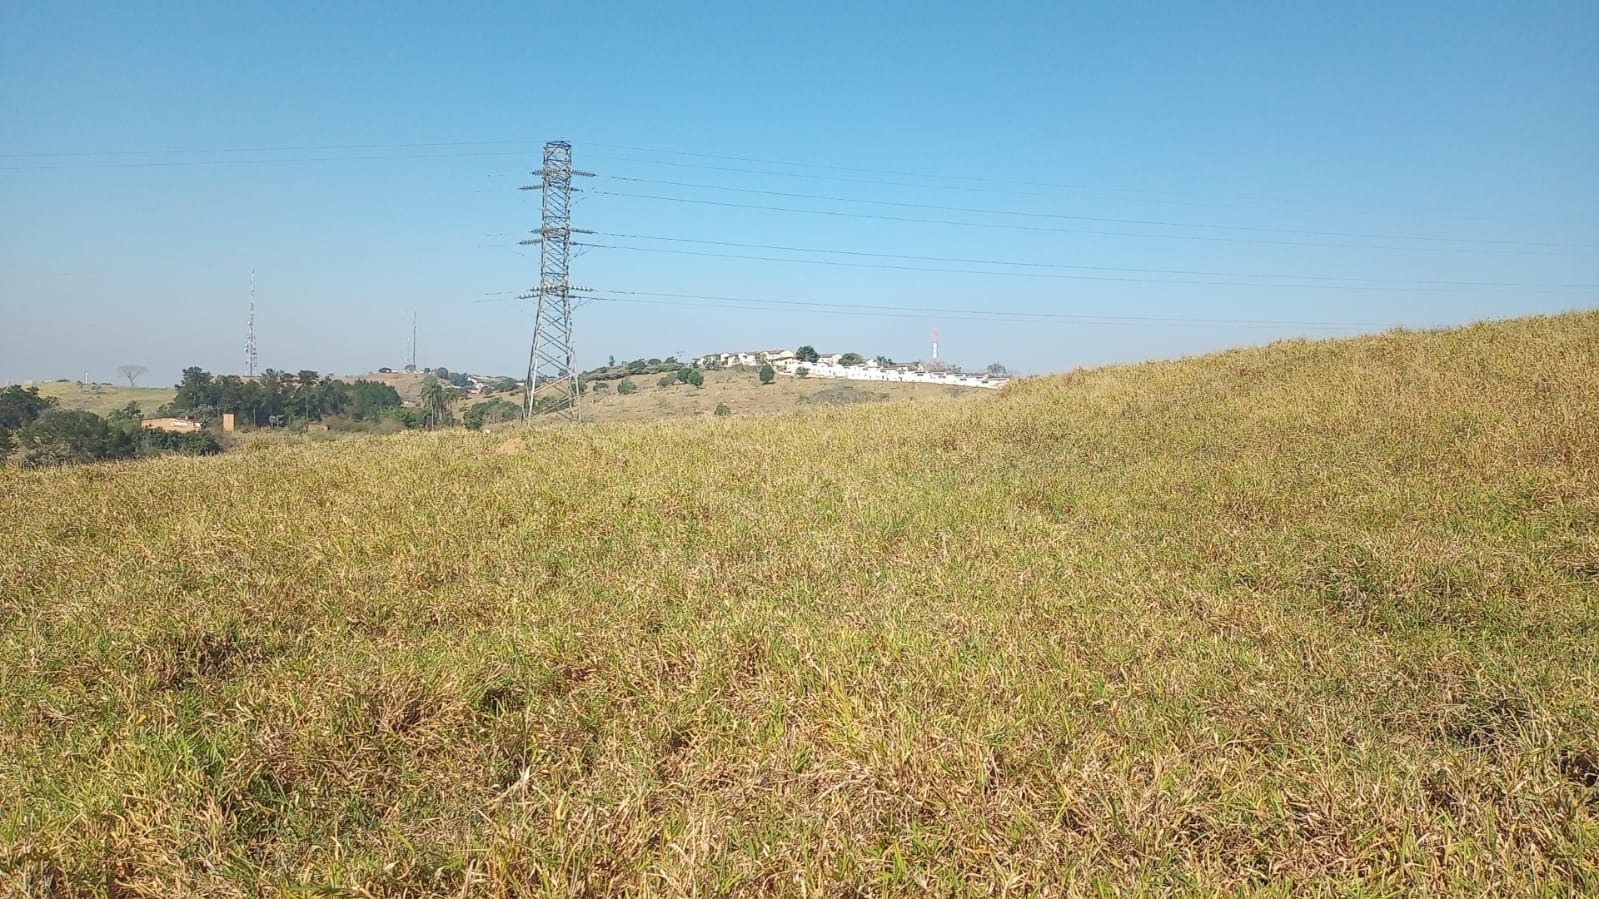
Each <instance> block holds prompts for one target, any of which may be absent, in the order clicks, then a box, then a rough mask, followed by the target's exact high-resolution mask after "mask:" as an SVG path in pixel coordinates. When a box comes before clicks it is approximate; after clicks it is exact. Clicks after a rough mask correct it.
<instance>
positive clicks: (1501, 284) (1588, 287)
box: [585, 231, 1599, 291]
mask: <svg viewBox="0 0 1599 899" xmlns="http://www.w3.org/2000/svg"><path fill="white" fill-rule="evenodd" d="M593 233H594V235H595V236H597V237H611V238H617V239H622V240H651V241H663V242H668V243H686V244H697V245H702V246H713V247H735V248H742V249H750V250H777V251H782V252H789V253H825V254H832V255H840V256H857V257H866V258H872V259H904V260H910V261H915V262H939V263H946V264H968V265H1011V266H1018V267H1024V268H1048V269H1070V270H1075V271H1094V272H1131V273H1136V274H1158V275H1197V276H1201V277H1219V278H1278V279H1285V280H1303V281H1328V282H1337V281H1348V282H1354V283H1359V284H1386V285H1395V286H1403V285H1420V286H1443V287H1476V288H1487V287H1493V288H1505V287H1515V288H1523V289H1536V290H1585V291H1599V285H1593V284H1538V283H1526V282H1515V281H1429V280H1418V279H1407V278H1354V277H1342V276H1333V275H1292V274H1260V273H1253V272H1226V271H1204V270H1196V269H1167V268H1126V267H1119V266H1108V265H1071V264H1066V263H1056V262H1026V261H1019V260H1008V259H969V258H961V257H949V256H916V255H907V254H901V253H873V252H867V251H863V250H840V249H828V248H822V247H791V246H782V245H776V244H758V243H737V242H733V241H722V240H699V239H694V238H688V237H663V236H659V235H652V234H620V233H616V232H610V231H595V232H593ZM585 246H594V247H606V248H610V249H643V248H632V247H621V246H614V245H608V244H585ZM784 261H788V260H784ZM793 261H796V262H799V261H804V260H793ZM929 271H939V270H934V269H929ZM1271 286H1301V285H1271Z"/></svg>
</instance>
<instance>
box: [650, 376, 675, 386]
mask: <svg viewBox="0 0 1599 899" xmlns="http://www.w3.org/2000/svg"><path fill="white" fill-rule="evenodd" d="M677 382H678V377H677V375H661V378H660V380H658V381H656V382H655V386H656V387H671V386H672V385H673V384H676V383H677Z"/></svg>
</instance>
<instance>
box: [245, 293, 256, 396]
mask: <svg viewBox="0 0 1599 899" xmlns="http://www.w3.org/2000/svg"><path fill="white" fill-rule="evenodd" d="M244 373H245V374H246V375H248V376H249V377H252V378H253V377H255V269H253V268H252V269H250V329H249V336H248V337H246V338H245V339H244Z"/></svg>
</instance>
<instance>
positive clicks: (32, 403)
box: [0, 387, 222, 467]
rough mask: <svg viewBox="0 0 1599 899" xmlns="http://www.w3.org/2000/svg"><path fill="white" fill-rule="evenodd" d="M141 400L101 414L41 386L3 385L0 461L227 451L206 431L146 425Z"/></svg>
mask: <svg viewBox="0 0 1599 899" xmlns="http://www.w3.org/2000/svg"><path fill="white" fill-rule="evenodd" d="M141 421H142V415H141V413H140V411H139V406H138V404H137V403H129V404H127V405H126V406H124V407H123V408H121V409H119V410H117V411H116V412H113V413H112V414H111V415H110V416H107V417H101V416H99V415H96V414H94V413H93V412H89V411H86V410H82V409H61V408H58V407H57V403H56V401H55V400H54V399H52V398H50V397H45V396H40V394H39V391H38V389H37V388H33V387H27V388H23V387H7V388H4V389H0V464H3V463H5V462H6V460H7V458H8V457H11V456H13V454H14V455H15V458H16V459H17V460H18V461H20V462H21V463H22V464H23V465H27V466H31V467H39V466H46V465H74V464H81V463H85V462H104V461H112V460H116V459H130V458H133V457H135V456H154V455H160V454H163V453H181V454H183V455H190V456H204V455H211V454H212V453H218V452H221V451H222V446H221V444H220V443H218V442H217V439H216V437H215V436H214V435H212V434H209V433H206V432H204V431H199V432H193V433H187V434H177V433H167V432H164V431H151V430H145V429H144V428H143V427H142V426H141V424H140V422H141Z"/></svg>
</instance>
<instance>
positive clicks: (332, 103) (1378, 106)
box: [0, 0, 1599, 384]
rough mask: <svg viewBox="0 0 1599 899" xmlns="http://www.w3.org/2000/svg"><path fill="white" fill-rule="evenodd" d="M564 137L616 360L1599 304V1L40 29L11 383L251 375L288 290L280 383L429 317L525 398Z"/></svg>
mask: <svg viewBox="0 0 1599 899" xmlns="http://www.w3.org/2000/svg"><path fill="white" fill-rule="evenodd" d="M551 139H565V140H569V141H571V142H572V144H573V147H574V157H575V161H576V164H577V166H578V167H579V168H581V169H586V170H589V171H593V172H596V173H597V177H595V178H592V179H583V182H582V184H581V185H580V186H581V187H583V188H584V189H585V193H583V194H581V195H580V196H579V199H578V201H577V203H576V206H575V209H574V221H573V224H574V226H575V227H580V228H588V229H592V230H594V231H596V232H599V233H597V234H595V235H593V236H590V237H586V238H585V240H586V242H588V243H592V244H597V245H600V246H593V247H585V248H580V250H579V253H580V255H578V256H577V258H576V259H575V260H574V262H573V278H574V281H575V282H576V283H577V284H580V285H582V286H585V287H590V288H592V289H593V293H592V296H593V297H595V298H596V299H595V301H594V302H591V303H589V304H588V305H586V306H584V307H583V308H582V309H580V310H579V313H578V315H579V318H578V322H577V342H578V349H579V355H580V357H581V361H582V362H583V363H584V364H585V365H592V364H596V363H602V362H604V361H605V357H606V356H608V355H614V356H616V357H617V358H618V359H627V358H632V357H636V356H666V355H669V354H674V353H678V352H680V351H681V352H683V353H687V354H690V355H692V354H698V353H702V352H709V351H714V350H724V349H739V348H750V347H757V348H763V347H780V346H786V347H793V346H796V345H798V344H801V343H809V344H814V345H815V346H817V347H818V348H820V349H822V350H824V351H830V350H838V351H845V350H856V351H859V352H862V353H866V354H868V355H877V354H886V355H889V356H892V357H894V358H897V359H914V358H921V357H925V356H926V355H927V349H928V348H927V343H928V337H929V331H930V330H931V329H932V328H935V327H936V328H940V329H942V333H943V339H942V346H941V350H942V355H943V356H944V357H945V358H947V359H950V360H952V361H955V362H957V363H963V364H966V365H973V366H981V365H983V364H986V363H989V362H993V361H1001V362H1004V363H1007V364H1009V365H1010V366H1012V367H1013V368H1018V369H1023V370H1026V371H1030V372H1042V371H1053V370H1062V369H1068V368H1071V367H1074V366H1077V365H1084V364H1098V363H1103V362H1112V361H1131V360H1139V359H1146V358H1156V357H1169V356H1174V355H1183V354H1188V353H1194V352H1200V351H1205V350H1209V349H1212V348H1219V347H1226V346H1234V345H1240V344H1249V343H1260V342H1265V341H1268V340H1272V339H1275V338H1279V337H1285V336H1301V335H1302V336H1326V335H1336V334H1345V333H1356V332H1361V331H1370V330H1376V329H1379V328H1383V327H1388V326H1396V325H1405V326H1411V327H1431V326H1439V325H1447V324H1453V323H1460V322H1467V321H1472V320H1476V319H1481V318H1487V317H1504V316H1511V315H1520V314H1525V313H1530V312H1550V311H1558V310H1565V309H1573V308H1586V307H1591V306H1593V305H1595V304H1596V303H1599V287H1596V285H1599V255H1596V253H1599V164H1596V163H1599V4H1595V3H1593V2H1592V0H1577V2H1554V0H1550V2H1542V0H1539V2H1528V3H1509V2H1500V3H1472V2H1465V3H1462V2H1448V3H1445V2H1438V3H1419V2H1400V3H1395V2H1392V0H1387V2H1369V3H1368V2H1344V3H1323V4H1297V3H1265V2H1263V3H1210V4H1186V3H1185V4H1178V3H1135V2H1118V3H1097V4H1096V3H1063V2H1058V0H1057V2H1034V3H1014V2H1012V3H1005V2H998V3H988V4H974V3H961V4H954V3H925V2H924V3H806V4H764V3H747V2H746V3H724V4H713V3H690V4H661V3H653V2H651V3H641V2H635V3H572V4H528V3H506V4H499V5H488V4H466V3H463V4H448V5H446V4H436V5H435V4H429V5H425V6H424V5H410V4H404V3H343V4H326V3H315V4H311V3H294V2H274V3H216V2H194V3H143V4H122V3H105V2H99V3H78V4H64V3H22V2H16V0H0V313H3V315H0V382H4V381H17V380H23V379H46V378H57V377H73V378H76V377H81V376H82V374H83V373H84V372H85V371H87V372H88V373H89V375H90V377H91V378H92V379H95V380H111V379H112V378H114V376H115V367H116V366H117V365H118V364H119V363H141V364H144V365H147V366H149V367H150V369H151V372H150V374H149V375H147V376H146V379H145V381H144V383H148V384H159V383H167V382H171V381H173V380H175V379H176V378H177V375H178V371H179V370H180V369H181V368H182V367H184V366H186V365H201V366H204V367H206V368H208V369H210V370H213V371H218V372H238V371H241V370H242V367H243V352H242V347H243V343H244V337H245V311H246V304H247V301H248V293H249V284H250V272H251V270H252V269H253V270H254V271H255V277H256V290H257V302H258V328H257V330H258V334H259V342H260V359H261V365H262V366H263V367H275V368H280V369H301V368H312V369H316V370H319V371H334V372H339V373H355V372H363V371H369V370H372V369H374V368H377V367H379V366H385V365H387V366H396V367H397V366H399V365H401V364H403V362H404V354H405V351H406V343H407V340H408V337H409V330H410V319H411V315H412V313H413V312H415V313H416V315H417V317H418V321H419V325H420V330H421V340H420V350H419V362H420V363H421V364H423V365H426V366H429V367H436V366H440V365H443V366H447V367H449V368H451V369H457V370H460V369H464V370H468V371H474V372H485V373H505V374H520V373H521V372H522V371H523V370H524V369H525V367H526V364H527V345H528V343H529V340H530V337H531V330H532V322H533V318H532V315H531V313H530V310H529V308H527V303H526V302H525V301H523V302H519V301H517V300H515V299H514V296H515V294H516V293H518V292H521V291H524V290H526V289H527V288H528V287H530V286H532V285H533V284H535V283H536V282H537V277H538V260H537V253H536V252H533V251H531V250H530V249H527V248H519V247H517V246H516V242H517V240H519V239H520V238H522V237H525V236H526V232H527V231H528V230H529V229H532V228H536V227H537V225H538V202H537V199H538V198H537V194H536V193H534V192H519V191H517V190H516V189H515V188H516V187H517V186H518V185H520V184H524V183H528V182H529V181H530V180H532V179H531V178H530V177H529V176H528V174H527V173H528V172H529V171H530V170H532V169H535V168H537V167H538V164H539V150H540V147H541V145H542V144H543V142H544V141H546V140H551ZM717 204H722V205H717ZM895 204H900V205H895ZM799 210H803V211H799ZM616 235H632V236H630V237H619V236H616ZM662 238H671V240H664V239H662ZM687 241H695V242H693V243H690V242H687ZM774 247H775V248H789V249H769V248H774ZM818 251H820V252H818ZM851 254H864V255H851ZM735 257H740V258H735ZM749 257H762V258H749ZM776 260H790V261H776ZM793 260H805V261H793ZM657 294H676V295H679V296H675V297H663V296H657ZM713 297H715V298H738V300H737V302H732V301H729V300H726V299H710V298H713ZM794 303H809V304H815V305H792V304H794ZM1530 361H1535V360H1530Z"/></svg>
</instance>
